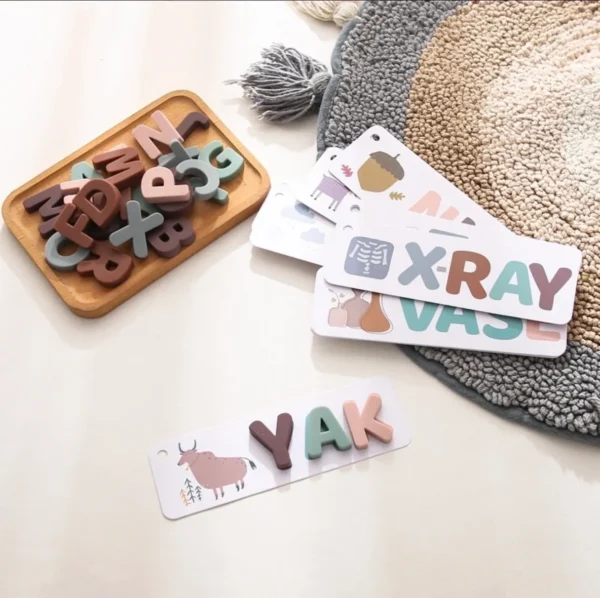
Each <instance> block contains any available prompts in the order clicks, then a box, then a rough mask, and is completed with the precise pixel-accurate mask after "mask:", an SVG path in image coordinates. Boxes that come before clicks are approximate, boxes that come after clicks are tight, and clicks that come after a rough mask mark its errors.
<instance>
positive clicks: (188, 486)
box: [184, 478, 196, 502]
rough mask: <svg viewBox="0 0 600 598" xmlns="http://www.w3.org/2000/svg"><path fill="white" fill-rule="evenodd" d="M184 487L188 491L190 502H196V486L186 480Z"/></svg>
mask: <svg viewBox="0 0 600 598" xmlns="http://www.w3.org/2000/svg"><path fill="white" fill-rule="evenodd" d="M184 485H185V487H186V490H187V499H188V500H189V501H190V502H196V497H195V496H194V485H193V484H192V482H191V481H190V480H188V479H187V478H185V482H184Z"/></svg>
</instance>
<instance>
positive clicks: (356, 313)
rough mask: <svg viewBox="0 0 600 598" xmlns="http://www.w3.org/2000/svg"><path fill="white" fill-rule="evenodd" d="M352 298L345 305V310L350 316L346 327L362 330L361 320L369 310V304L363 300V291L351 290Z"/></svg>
mask: <svg viewBox="0 0 600 598" xmlns="http://www.w3.org/2000/svg"><path fill="white" fill-rule="evenodd" d="M350 292H351V293H352V297H351V298H350V299H348V301H346V303H344V309H345V310H346V313H347V314H348V321H347V322H346V326H348V328H360V320H361V318H362V317H363V315H364V314H365V312H366V311H367V310H368V309H369V302H368V301H365V300H364V299H363V298H362V291H355V290H354V289H350Z"/></svg>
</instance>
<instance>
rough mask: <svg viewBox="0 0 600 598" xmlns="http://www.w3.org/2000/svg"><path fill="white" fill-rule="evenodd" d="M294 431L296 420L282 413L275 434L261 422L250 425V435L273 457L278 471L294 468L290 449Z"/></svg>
mask: <svg viewBox="0 0 600 598" xmlns="http://www.w3.org/2000/svg"><path fill="white" fill-rule="evenodd" d="M293 431H294V420H293V419H292V416H291V415H290V414H289V413H280V414H279V415H278V416H277V430H276V432H275V434H273V432H271V430H269V428H267V426H265V424H263V423H262V422H261V421H259V420H256V421H254V422H252V423H251V424H250V434H252V436H254V438H256V440H258V442H260V443H261V444H262V445H263V446H264V447H265V448H266V449H267V450H268V451H269V452H270V453H271V454H272V455H273V459H274V460H275V465H277V469H290V467H291V466H292V460H291V459H290V452H289V450H288V449H289V446H290V441H291V440H292V432H293Z"/></svg>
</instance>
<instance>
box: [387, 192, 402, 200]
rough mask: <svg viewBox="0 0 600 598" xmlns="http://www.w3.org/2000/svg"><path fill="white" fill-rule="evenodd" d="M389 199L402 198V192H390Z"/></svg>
mask: <svg viewBox="0 0 600 598" xmlns="http://www.w3.org/2000/svg"><path fill="white" fill-rule="evenodd" d="M390 199H399V200H402V199H404V193H398V192H397V191H391V192H390Z"/></svg>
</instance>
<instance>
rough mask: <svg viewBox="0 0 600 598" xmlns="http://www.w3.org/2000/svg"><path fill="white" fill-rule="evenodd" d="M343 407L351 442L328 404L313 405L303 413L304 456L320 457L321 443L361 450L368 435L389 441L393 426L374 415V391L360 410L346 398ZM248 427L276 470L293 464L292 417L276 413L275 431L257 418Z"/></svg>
mask: <svg viewBox="0 0 600 598" xmlns="http://www.w3.org/2000/svg"><path fill="white" fill-rule="evenodd" d="M343 409H344V417H345V418H346V422H347V424H348V427H349V428H350V435H351V437H352V442H351V441H350V438H348V435H347V434H346V432H345V431H344V428H343V427H342V425H341V424H340V422H339V421H338V420H337V418H336V417H335V415H333V413H332V412H331V409H329V407H315V408H314V409H313V410H312V411H311V412H310V413H309V414H308V415H307V416H306V422H305V454H306V458H307V459H311V460H312V459H319V458H320V457H321V455H322V452H323V446H325V445H329V444H331V445H333V446H334V447H335V448H336V449H337V450H338V451H347V450H349V449H350V448H351V447H352V444H353V443H354V446H355V447H356V448H357V449H358V450H364V449H366V448H367V447H368V446H369V439H368V437H367V434H370V435H371V436H373V437H374V438H377V439H378V440H380V441H381V442H385V443H386V444H387V443H389V442H391V440H392V437H393V435H394V429H393V428H392V426H390V425H389V424H386V423H384V422H382V421H380V420H379V419H377V414H378V413H379V411H380V410H381V396H379V395H378V394H375V393H372V394H370V395H369V397H368V398H367V401H366V403H365V406H364V407H363V410H362V412H361V411H360V410H359V409H358V406H357V404H356V402H355V401H346V402H345V403H344V406H343ZM249 428H250V434H251V435H252V436H253V437H254V438H255V439H256V440H258V442H260V443H261V444H262V445H263V446H264V447H265V448H266V449H267V450H268V451H269V452H270V453H271V454H272V456H273V459H274V460H275V465H276V466H277V468H278V469H290V468H291V467H292V461H291V459H290V453H289V447H290V442H291V440H292V433H293V431H294V420H293V419H292V416H291V415H290V414H289V413H280V414H279V415H278V416H277V427H276V430H275V433H274V434H273V432H271V430H269V428H267V426H266V425H265V424H264V423H263V422H261V421H260V420H256V421H254V422H252V423H251V424H250V426H249Z"/></svg>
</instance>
